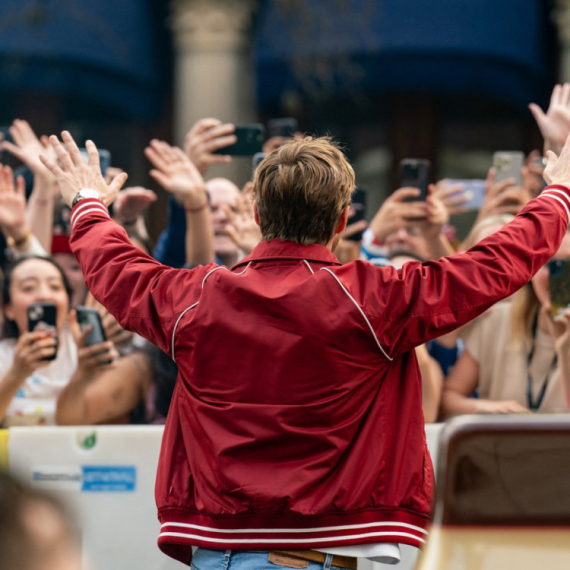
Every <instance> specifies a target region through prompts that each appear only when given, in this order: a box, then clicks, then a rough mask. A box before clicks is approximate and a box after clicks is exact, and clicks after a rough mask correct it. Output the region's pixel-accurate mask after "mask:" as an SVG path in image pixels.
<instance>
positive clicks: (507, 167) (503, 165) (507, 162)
mask: <svg viewBox="0 0 570 570" xmlns="http://www.w3.org/2000/svg"><path fill="white" fill-rule="evenodd" d="M523 166H524V152H520V151H518V150H500V151H498V152H496V153H495V154H493V167H494V168H495V170H496V173H497V174H496V176H495V183H496V182H503V180H507V179H509V178H514V179H515V185H516V186H522V173H521V168H522V167H523Z"/></svg>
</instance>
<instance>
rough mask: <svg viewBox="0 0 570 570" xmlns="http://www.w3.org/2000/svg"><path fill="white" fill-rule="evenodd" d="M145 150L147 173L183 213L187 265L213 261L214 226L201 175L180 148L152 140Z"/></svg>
mask: <svg viewBox="0 0 570 570" xmlns="http://www.w3.org/2000/svg"><path fill="white" fill-rule="evenodd" d="M145 154H146V156H147V158H148V159H149V160H150V162H151V164H152V165H153V166H154V168H153V169H152V170H151V171H150V175H151V176H152V177H153V178H154V179H155V180H156V181H157V182H158V183H159V184H160V185H161V186H162V187H163V188H164V189H165V190H166V191H167V192H169V193H170V194H172V195H173V196H174V199H175V200H176V202H177V203H178V204H180V205H181V206H182V207H183V208H184V211H185V214H186V265H187V266H189V267H193V266H195V265H206V264H207V263H213V262H214V259H215V254H214V228H213V226H212V219H211V216H210V208H209V204H208V196H207V194H206V189H205V186H204V179H203V178H202V175H201V174H200V172H199V171H198V169H197V167H196V166H195V165H194V164H193V163H192V161H191V160H190V159H189V158H188V157H187V156H186V154H184V152H183V151H182V149H179V148H177V147H174V146H171V145H169V144H168V143H166V142H164V141H158V140H153V141H151V143H150V145H149V146H148V147H147V148H146V149H145Z"/></svg>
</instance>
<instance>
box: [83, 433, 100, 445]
mask: <svg viewBox="0 0 570 570" xmlns="http://www.w3.org/2000/svg"><path fill="white" fill-rule="evenodd" d="M96 443H97V432H93V433H90V434H89V435H88V436H87V437H86V438H85V439H84V440H83V441H82V442H81V447H82V448H83V449H93V448H94V447H95V444H96Z"/></svg>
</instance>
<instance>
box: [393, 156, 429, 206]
mask: <svg viewBox="0 0 570 570" xmlns="http://www.w3.org/2000/svg"><path fill="white" fill-rule="evenodd" d="M430 165H431V164H430V161H429V160H423V159H420V158H405V159H404V160H402V162H400V188H418V189H419V191H420V194H419V196H416V197H414V198H406V200H405V201H406V202H424V201H425V200H426V199H427V194H428V183H429V169H430Z"/></svg>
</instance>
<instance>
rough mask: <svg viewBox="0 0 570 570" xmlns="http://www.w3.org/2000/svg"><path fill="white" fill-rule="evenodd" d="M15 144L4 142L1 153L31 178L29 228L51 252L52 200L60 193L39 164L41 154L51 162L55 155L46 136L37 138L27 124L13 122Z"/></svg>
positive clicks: (51, 178)
mask: <svg viewBox="0 0 570 570" xmlns="http://www.w3.org/2000/svg"><path fill="white" fill-rule="evenodd" d="M10 134H11V135H12V138H13V139H14V142H13V143H11V142H9V141H3V142H2V143H0V150H6V151H8V152H9V153H10V154H12V155H13V156H15V157H16V158H17V159H18V160H20V161H21V162H22V163H24V164H25V165H26V166H27V167H28V168H29V169H30V170H31V171H32V173H33V175H34V188H33V190H32V194H31V196H30V199H29V201H28V206H27V207H28V220H29V224H30V229H31V231H32V232H33V233H34V235H35V236H36V237H37V239H38V240H39V243H40V244H41V246H42V247H43V249H44V250H45V251H48V252H49V251H51V238H52V225H53V211H54V200H58V199H59V190H58V188H57V184H56V183H55V177H54V176H53V174H52V173H51V172H50V171H49V170H48V169H47V168H46V167H45V166H44V165H43V164H42V162H41V160H40V155H41V154H44V155H45V156H47V157H48V158H50V159H51V160H54V159H55V156H56V155H55V152H54V150H53V149H52V148H51V146H50V145H49V143H48V140H47V137H45V136H42V137H41V140H40V139H39V138H38V137H37V135H36V133H35V132H34V131H33V129H32V127H31V126H30V124H29V123H28V122H27V121H24V120H20V119H16V120H15V121H14V122H13V123H12V126H11V127H10Z"/></svg>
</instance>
